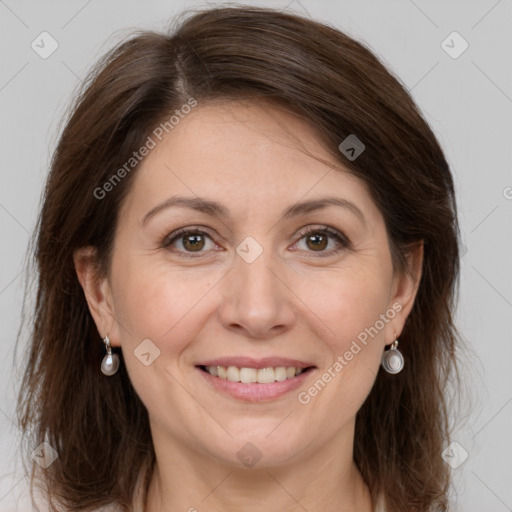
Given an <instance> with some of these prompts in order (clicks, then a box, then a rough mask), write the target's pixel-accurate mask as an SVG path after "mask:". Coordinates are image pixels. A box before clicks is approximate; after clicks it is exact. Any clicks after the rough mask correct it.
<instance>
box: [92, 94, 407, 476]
mask: <svg viewBox="0 0 512 512" xmlns="http://www.w3.org/2000/svg"><path fill="white" fill-rule="evenodd" d="M318 140H319V139H318V137H317V134H316V133H315V132H314V130H313V129H312V128H311V127H310V126H308V125H307V124H306V123H304V122H303V121H301V120H299V119H298V118H297V117H295V116H294V115H292V114H290V113H287V112H285V111H283V110H280V109H277V108H276V107H270V106H263V104H259V105H257V104H254V103H242V102H228V103H224V104H220V103H219V104H207V105H206V104H205V105H202V104H201V103H200V104H199V105H198V106H197V107H196V108H195V109H193V111H192V112H191V113H190V114H189V115H188V116H186V117H184V118H183V119H181V120H180V122H179V124H178V125H177V126H175V127H174V129H173V130H172V131H171V132H170V133H169V135H167V136H166V137H165V138H164V139H163V140H162V141H161V142H159V141H158V139H156V138H155V141H156V142H157V144H156V147H154V148H153V149H151V150H150V152H149V154H148V155H147V156H146V157H145V158H144V160H143V161H142V164H141V167H140V168H139V169H138V170H137V171H136V172H137V174H136V176H134V181H133V183H132V187H131V189H130V192H129V194H128V195H127V197H126V199H125V200H124V202H123V205H122V208H121V210H120V213H119V220H118V226H117V233H116V238H115V244H114V248H113V253H112V261H111V272H110V276H109V278H108V279H105V280H104V281H103V282H102V283H101V287H100V288H99V290H100V291H99V295H98V296H99V299H98V300H97V302H96V303H94V300H95V299H93V303H94V304H93V307H92V308H91V309H92V310H93V314H94V317H95V320H96V323H97V325H98V330H99V332H100V333H102V335H105V334H106V333H107V332H108V333H109V335H110V338H111V342H112V345H114V346H121V347H122V351H123V354H124V360H125V364H126V367H127V370H128V372H129V376H130V379H131V381H132V383H133V386H134V388H135V390H136V391H137V393H138V394H139V396H140V398H141V399H142V401H143V403H144V404H145V406H146V407H147V410H148V413H149V417H150V422H151V428H152V433H153V436H154V439H156V440H158V441H155V442H156V443H158V442H164V441H163V440H167V441H168V442H170V443H174V444H177V445H180V446H184V447H186V448H187V449H189V450H191V451H193V452H195V453H196V454H199V455H201V456H202V457H212V458H215V459H216V460H222V461H223V462H225V463H228V464H231V465H238V466H241V465H242V464H245V465H251V464H254V463H255V462H256V463H257V464H258V465H259V466H260V467H265V466H267V467H271V466H276V465H279V464H285V463H289V462H292V461H297V460H300V459H301V458H303V457H307V456H308V455H311V454H313V453H315V452H317V451H318V450H320V449H322V448H325V446H332V443H343V442H344V441H343V440H346V439H348V438H349V437H347V436H350V435H351V432H352V429H353V425H354V420H355V415H356V412H357V411H358V409H359V408H360V407H361V405H362V403H363V402H364V400H365V398H366V396H367V395H368V393H369V392H370V389H371V387H372V385H373V382H374V380H375V377H376V374H377V372H378V371H379V365H380V359H381V355H382V352H383V350H384V348H385V344H389V343H391V342H393V341H394V339H395V337H394V333H396V334H397V335H399V334H400V332H401V330H402V327H403V323H404V321H405V317H406V315H407V313H408V311H409V310H410V306H411V304H412V300H413V296H414V293H415V286H414V284H413V283H412V281H411V280H410V279H409V278H407V277H404V276H402V277H400V276H398V275H397V274H394V272H393V267H392V262H391V256H390V249H389V244H388V239H387V234H386V229H385V225H384V220H383V217H382V215H381V214H380V212H379V210H378V209H377V207H376V205H375V204H374V202H373V201H372V199H371V198H370V195H369V193H368V192H367V190H366V188H365V186H364V185H363V184H362V183H361V182H360V181H359V180H358V179H356V178H355V177H354V176H352V175H351V174H349V173H348V172H346V171H345V170H344V169H343V167H342V166H341V165H340V164H339V162H336V161H334V160H333V159H332V157H331V156H329V154H328V153H327V152H326V151H325V150H324V149H322V147H321V145H320V143H319V142H318ZM340 142H341V141H340ZM308 153H310V154H308ZM311 155H314V156H315V157H316V158H314V157H313V156H311ZM340 158H343V155H341V154H340ZM322 159H323V160H324V162H322V161H320V160H322ZM329 162H330V163H329ZM112 193H113V192H112ZM178 198H183V199H180V201H179V202H176V203H175V204H174V205H172V204H170V201H171V200H174V201H176V200H177V199H178ZM326 198H330V199H329V200H327V199H326ZM184 228H186V229H187V231H189V233H188V234H183V233H179V234H178V233H177V231H178V230H181V229H184ZM308 230H311V233H309V234H307V231H308ZM326 230H328V231H326ZM90 303H91V302H90ZM265 359H266V361H265ZM220 363H222V366H232V367H236V368H230V369H228V370H226V371H227V373H228V377H229V379H234V381H236V380H238V379H239V378H240V379H242V380H244V381H251V380H254V379H258V380H259V381H262V382H257V383H251V382H238V383H236V382H234V381H231V380H229V379H228V380H223V379H221V378H220V377H219V376H214V375H210V374H207V373H206V372H205V370H204V369H203V368H201V366H204V365H208V364H210V365H211V366H214V367H216V366H217V364H219V365H221V364H220ZM98 364H99V362H98ZM240 367H242V368H243V369H242V370H241V371H240V370H239V368H240ZM268 367H272V368H277V367H279V369H277V370H276V369H274V370H268V369H266V370H262V371H260V372H258V369H262V368H268ZM291 367H304V370H303V372H302V374H299V375H297V376H294V377H293V376H292V375H293V374H294V373H296V372H294V371H293V370H286V368H291ZM306 367H308V368H310V369H309V370H307V371H305V368H306ZM282 368H285V370H283V369H282ZM212 371H213V373H214V374H215V369H214V370H212ZM217 373H220V374H222V373H223V371H222V369H220V370H217ZM285 377H286V378H285ZM283 378H285V380H282V379H283ZM268 381H272V383H269V382H268ZM274 381H275V382H274ZM247 443H252V445H253V446H251V445H248V444H247ZM155 446H156V444H155ZM251 457H252V459H251ZM260 457H261V458H260ZM250 461H252V462H250Z"/></svg>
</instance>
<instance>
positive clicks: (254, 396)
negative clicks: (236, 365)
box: [196, 367, 314, 402]
mask: <svg viewBox="0 0 512 512" xmlns="http://www.w3.org/2000/svg"><path fill="white" fill-rule="evenodd" d="M196 369H197V371H198V372H199V373H200V374H201V375H202V376H203V377H204V378H205V379H206V381H207V382H209V383H210V384H211V385H212V386H213V387H214V388H216V389H218V390H219V391H221V392H223V393H226V394H227V395H230V396H232V397H234V398H238V399H239V400H244V401H246V402H266V401H270V400H274V399H275V398H279V397H280V396H283V395H285V394H286V393H289V392H290V391H293V390H294V389H297V388H298V387H299V386H300V385H301V384H302V383H303V382H304V380H305V379H307V378H308V377H309V375H310V374H311V373H312V372H313V370H314V368H310V369H309V370H307V371H304V372H302V373H301V374H300V375H297V376H296V377H292V378H291V379H286V380H283V381H280V382H270V383H268V384H260V383H258V382H251V383H245V382H232V381H230V380H227V379H221V378H220V377H214V376H213V375H211V374H210V373H208V372H206V371H204V370H201V368H198V367H196Z"/></svg>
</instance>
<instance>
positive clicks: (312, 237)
mask: <svg viewBox="0 0 512 512" xmlns="http://www.w3.org/2000/svg"><path fill="white" fill-rule="evenodd" d="M319 238H322V239H323V240H322V241H320V243H318V242H319V240H318V239H319ZM308 241H309V242H313V247H316V248H317V249H318V248H320V249H325V247H326V237H325V236H324V235H310V236H309V238H308Z"/></svg>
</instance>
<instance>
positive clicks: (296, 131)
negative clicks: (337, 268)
mask: <svg viewBox="0 0 512 512" xmlns="http://www.w3.org/2000/svg"><path fill="white" fill-rule="evenodd" d="M156 142H157V143H156V146H155V147H154V148H153V149H152V150H151V151H150V153H149V154H148V155H147V156H146V157H145V158H144V160H143V161H142V162H141V164H140V166H139V168H138V170H137V171H136V176H135V180H134V183H132V187H131V191H130V193H129V194H128V197H127V198H126V201H125V205H124V207H125V208H132V207H134V208H135V209H137V210H138V211H141V210H143V209H149V208H151V207H152V206H154V204H155V203H157V202H159V201H163V200H165V199H166V198H168V197H170V196H172V195H173V194H180V195H184V194H186V195H187V196H200V197H208V198H211V199H215V200H217V201H219V202H222V203H224V204H229V205H231V206H232V207H233V208H231V206H230V207H229V209H230V210H231V209H233V210H234V211H238V212H242V211H244V212H246V213H247V212H248V211H249V210H250V209H251V208H254V209H255V210H256V209H258V208H259V209H261V208H262V207H266V208H272V206H273V205H274V204H275V205H276V206H278V207H279V208H280V210H281V209H282V207H283V206H285V205H288V203H292V202H294V201H298V200H300V199H301V198H309V199H312V198H314V197H315V195H326V193H329V195H332V194H333V193H335V194H337V195H342V196H343V197H345V198H350V197H357V198H358V201H359V202H360V203H363V204H361V205H360V207H361V208H366V209H372V207H373V204H372V201H371V199H370V196H369V194H368V193H367V190H366V187H365V185H364V184H363V183H362V182H361V180H360V179H358V178H356V177H355V176H353V175H352V174H350V173H349V172H348V170H347V169H346V168H344V167H343V165H342V164H341V163H340V162H339V161H337V160H336V159H335V158H333V156H332V155H331V154H330V153H329V151H328V150H327V149H326V148H325V147H324V146H323V144H322V140H321V136H320V134H319V133H318V132H317V131H316V130H315V129H314V127H312V126H311V125H310V124H309V123H308V122H306V121H305V120H303V119H301V118H300V117H299V116H297V115H296V114H293V113H291V112H289V111H287V110H285V109H284V108H280V107H279V106H276V105H272V104H268V103H255V102H249V101H240V100H238V101H229V102H218V103H208V104H204V105H202V104H199V105H198V106H197V107H195V108H194V109H193V111H192V112H191V113H190V114H188V115H186V116H184V117H183V118H182V119H181V120H180V122H179V123H178V124H177V125H176V126H175V127H174V128H173V129H172V130H171V131H170V132H169V134H167V135H166V136H165V137H163V138H162V140H161V141H158V140H157V141H156ZM364 203H366V204H364Z"/></svg>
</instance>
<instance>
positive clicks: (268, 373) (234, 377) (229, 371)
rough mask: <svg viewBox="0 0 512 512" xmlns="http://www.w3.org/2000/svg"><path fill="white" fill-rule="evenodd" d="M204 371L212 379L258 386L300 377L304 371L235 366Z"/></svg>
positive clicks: (208, 367) (290, 368)
mask: <svg viewBox="0 0 512 512" xmlns="http://www.w3.org/2000/svg"><path fill="white" fill-rule="evenodd" d="M205 368H206V371H207V372H208V373H209V374H210V375H213V376H214V377H219V378H221V379H227V380H229V381H231V382H244V383H251V382H258V383H260V384H269V383H271V382H275V381H278V382H281V381H283V380H286V379H291V378H293V377H295V376H296V375H300V374H301V373H302V372H303V371H304V370H303V369H302V368H294V367H293V366H288V367H285V366H278V367H276V368H260V369H256V368H245V367H244V368H237V367H236V366H228V367H227V368H226V367H225V366H206V367H205Z"/></svg>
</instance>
